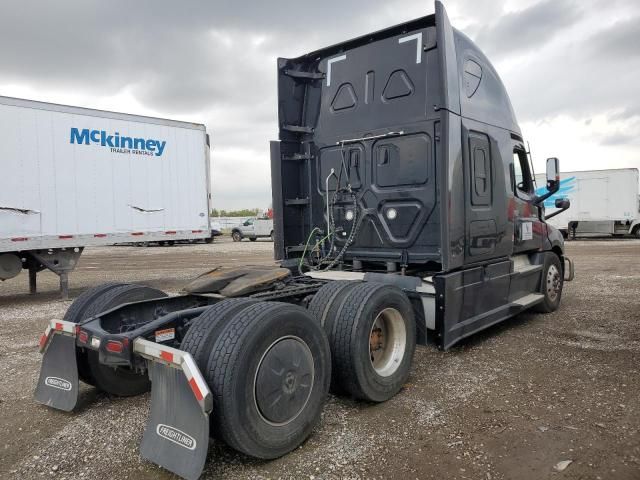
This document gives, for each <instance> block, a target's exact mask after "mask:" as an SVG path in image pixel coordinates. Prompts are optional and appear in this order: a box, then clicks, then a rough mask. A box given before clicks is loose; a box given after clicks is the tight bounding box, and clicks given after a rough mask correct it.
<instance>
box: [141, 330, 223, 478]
mask: <svg viewBox="0 0 640 480" xmlns="http://www.w3.org/2000/svg"><path fill="white" fill-rule="evenodd" d="M134 351H135V352H136V353H139V354H140V355H141V356H143V357H144V358H146V359H147V360H148V365H149V374H150V376H151V414H150V416H149V421H148V422H147V426H146V429H145V431H144V436H143V438H142V444H141V446H140V454H141V455H142V457H143V458H145V459H147V460H149V461H151V462H153V463H156V464H157V465H160V466H161V467H164V468H166V469H167V470H169V471H171V472H173V473H175V474H177V475H179V476H181V477H183V478H186V479H189V480H195V479H197V478H198V477H200V475H201V473H202V470H203V468H204V464H205V461H206V459H207V451H208V449H209V413H210V412H211V405H212V399H211V393H210V392H209V389H208V387H207V385H206V383H205V381H204V378H203V377H202V374H201V373H200V371H199V370H198V368H197V366H196V364H195V362H194V361H193V358H192V357H191V355H189V354H188V353H186V352H182V351H180V350H176V349H173V348H169V347H165V346H163V345H159V344H156V343H153V342H149V341H146V340H142V339H136V341H135V343H134Z"/></svg>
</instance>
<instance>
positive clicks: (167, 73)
mask: <svg viewBox="0 0 640 480" xmlns="http://www.w3.org/2000/svg"><path fill="white" fill-rule="evenodd" d="M5 3H6V5H4V6H3V10H2V15H0V58H2V62H3V63H2V68H1V69H0V95H1V94H9V95H10V94H12V93H11V92H17V93H16V94H20V95H23V92H27V93H26V94H25V95H26V96H29V97H32V98H37V99H40V100H44V101H51V102H61V103H69V104H77V105H83V106H87V107H97V108H103V109H109V110H115V111H124V112H129V113H139V114H144V115H153V116H160V117H167V118H176V119H178V120H186V121H194V122H201V123H205V124H206V126H207V130H208V132H209V133H210V135H211V139H212V145H213V147H214V148H213V151H212V161H213V168H212V178H213V198H214V204H215V205H216V206H217V207H219V208H225V209H228V208H241V207H258V206H266V205H267V204H268V203H269V202H270V185H269V178H270V174H269V145H268V142H269V140H272V139H275V138H277V118H276V117H277V98H276V58H277V57H279V56H281V57H296V56H299V55H301V54H303V53H305V52H308V51H312V50H316V49H318V48H322V47H324V46H327V45H331V44H334V43H337V42H340V41H343V40H346V39H349V38H353V37H356V36H359V35H363V34H366V33H367V32H371V31H375V30H379V29H381V28H385V27H388V26H391V25H394V24H398V23H401V22H403V21H406V20H410V19H413V18H416V17H419V16H423V15H428V14H430V13H432V12H433V4H432V3H431V2H426V3H425V2H424V0H352V1H349V2H344V1H339V0H326V1H324V2H301V1H299V0H273V1H269V2H266V1H260V2H248V1H236V2H227V1H218V2H212V1H210V0H190V1H189V2H177V1H175V0H136V1H125V0H110V1H103V0H57V1H55V2H51V1H49V2H42V1H39V0H20V1H14V2H5ZM446 7H447V10H448V13H449V16H450V18H451V21H452V24H453V25H454V26H455V27H457V28H460V29H461V30H462V31H464V32H465V33H467V34H469V35H470V36H471V37H472V38H474V39H475V41H476V42H477V43H478V44H479V46H480V47H481V48H482V49H483V50H485V51H486V52H487V54H488V56H489V58H491V59H492V60H493V61H494V62H495V66H496V68H497V70H498V72H499V73H500V75H501V77H502V78H503V80H504V82H505V84H506V86H507V89H508V91H509V93H510V96H511V100H512V102H513V104H514V107H515V109H516V113H517V115H518V118H519V119H520V121H521V122H523V125H524V126H526V128H531V129H532V130H533V131H534V132H535V137H537V138H539V139H540V142H544V150H545V151H546V150H549V152H550V153H553V152H554V151H557V150H558V148H556V147H555V146H554V145H553V144H551V143H550V142H549V141H547V140H546V139H552V141H553V142H563V146H562V149H564V148H565V147H566V145H572V144H573V145H576V144H578V143H580V144H581V145H585V144H588V145H590V146H591V147H592V148H585V149H584V150H583V151H581V162H582V163H581V167H582V168H590V166H591V165H594V166H599V165H600V163H599V162H601V157H602V155H604V154H605V153H606V152H605V150H603V149H607V148H608V149H615V150H616V152H617V153H618V155H616V158H624V159H629V158H633V157H634V150H633V149H634V148H635V149H636V150H637V148H638V146H637V144H634V143H633V142H631V143H629V141H628V140H629V138H624V136H625V135H626V137H628V136H629V135H631V136H633V135H635V134H636V133H637V132H638V129H637V126H638V119H639V117H640V103H638V101H637V99H638V98H640V82H638V78H640V49H638V48H637V45H640V38H639V37H640V32H639V27H640V17H639V16H638V15H640V8H639V4H638V2H637V1H636V0H593V2H592V3H589V4H588V5H587V4H586V3H585V2H578V1H577V0H573V1H572V0H542V1H538V0H447V1H446ZM591 118H597V119H598V120H597V121H595V122H594V123H593V124H587V123H586V121H587V120H588V119H591ZM604 118H608V119H609V121H610V122H611V123H613V124H615V128H613V127H611V128H607V127H606V124H607V123H606V121H605V120H603V119H604ZM598 128H599V129H600V130H601V132H602V133H601V134H600V135H598V134H597V133H598V130H597V129H598ZM560 129H562V135H561V136H556V135H555V132H560ZM585 131H588V132H590V135H589V138H588V139H586V138H585V137H584V136H583V134H584V132H585ZM618 133H620V134H622V136H618V137H616V135H618ZM525 134H527V131H526V129H525ZM543 135H544V136H543ZM594 142H596V143H597V145H599V146H600V147H601V148H599V149H596V148H593V145H595V143H594ZM532 146H533V147H535V146H534V145H532ZM595 151H598V152H599V157H600V158H595V157H594V158H593V159H591V160H590V159H589V158H588V156H589V155H590V152H595ZM621 152H622V153H621ZM638 153H639V152H637V151H635V158H640V154H638ZM565 156H568V155H565ZM625 161H626V160H625Z"/></svg>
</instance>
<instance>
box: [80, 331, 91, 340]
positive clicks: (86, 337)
mask: <svg viewBox="0 0 640 480" xmlns="http://www.w3.org/2000/svg"><path fill="white" fill-rule="evenodd" d="M78 341H80V342H82V343H87V342H88V341H89V334H88V333H87V332H85V331H84V330H80V331H79V332H78Z"/></svg>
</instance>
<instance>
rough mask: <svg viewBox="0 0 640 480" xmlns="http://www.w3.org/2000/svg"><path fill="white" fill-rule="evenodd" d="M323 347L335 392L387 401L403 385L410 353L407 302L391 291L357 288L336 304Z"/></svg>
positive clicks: (411, 322)
mask: <svg viewBox="0 0 640 480" xmlns="http://www.w3.org/2000/svg"><path fill="white" fill-rule="evenodd" d="M329 342H330V344H331V353H332V357H333V358H332V359H333V363H334V368H333V372H334V374H335V375H336V383H337V384H338V385H339V387H340V388H341V389H343V390H345V391H346V392H348V393H349V394H351V396H353V397H354V398H357V399H361V400H367V401H370V402H384V401H385V400H389V399H390V398H391V397H393V396H394V395H395V394H396V393H398V392H399V391H400V389H401V388H402V386H403V385H404V384H405V382H406V381H407V378H408V377H409V373H410V369H411V361H412V359H413V354H414V351H415V347H416V324H415V319H414V315H413V308H412V306H411V302H410V301H409V299H408V298H407V296H406V295H405V294H404V292H403V291H402V290H400V289H399V288H397V287H395V286H393V285H386V284H381V283H373V282H365V283H361V284H358V285H356V286H355V287H354V288H352V289H351V290H350V291H349V294H348V295H347V296H346V297H345V298H344V300H343V301H342V304H341V305H340V308H339V310H338V313H337V316H336V319H335V321H334V323H333V327H332V329H331V335H330V337H329Z"/></svg>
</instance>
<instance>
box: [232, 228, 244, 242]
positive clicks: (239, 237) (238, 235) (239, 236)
mask: <svg viewBox="0 0 640 480" xmlns="http://www.w3.org/2000/svg"><path fill="white" fill-rule="evenodd" d="M231 238H232V239H233V241H234V242H240V241H242V234H241V233H240V232H238V231H237V230H236V231H234V232H231Z"/></svg>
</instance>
